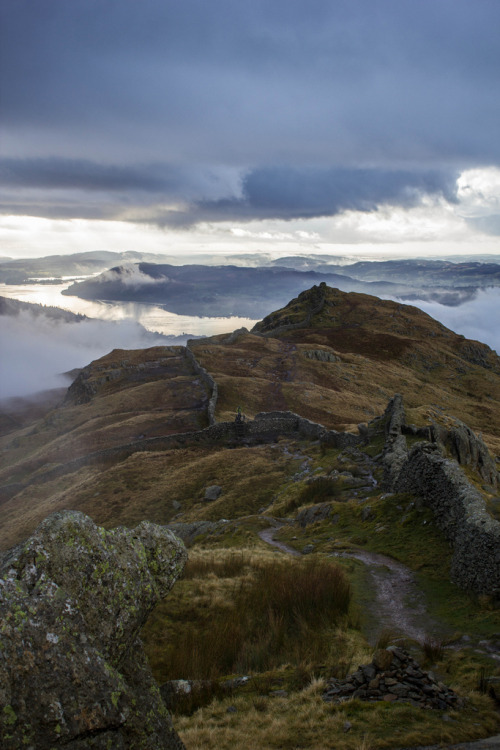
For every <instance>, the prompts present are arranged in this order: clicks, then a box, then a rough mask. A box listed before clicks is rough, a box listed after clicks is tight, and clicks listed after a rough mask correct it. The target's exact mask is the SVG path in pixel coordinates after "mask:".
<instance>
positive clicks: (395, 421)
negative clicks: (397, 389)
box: [382, 393, 408, 489]
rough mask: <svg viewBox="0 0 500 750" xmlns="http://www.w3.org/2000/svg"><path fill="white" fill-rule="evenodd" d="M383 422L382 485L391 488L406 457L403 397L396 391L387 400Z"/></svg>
mask: <svg viewBox="0 0 500 750" xmlns="http://www.w3.org/2000/svg"><path fill="white" fill-rule="evenodd" d="M384 418H385V420H386V422H385V446H384V454H383V457H382V463H383V465H384V478H383V483H382V486H383V487H384V489H391V488H392V486H393V484H394V482H395V481H396V479H397V477H398V475H399V473H400V471H401V468H402V466H403V464H404V462H405V461H406V459H407V458H408V449H407V447H406V439H405V437H404V435H403V427H404V426H405V425H406V417H405V410H404V406H403V398H402V396H401V395H400V394H399V393H396V394H395V395H394V396H393V398H391V400H390V401H389V403H388V405H387V408H386V410H385V413H384Z"/></svg>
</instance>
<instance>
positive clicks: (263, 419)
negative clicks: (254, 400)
mask: <svg viewBox="0 0 500 750" xmlns="http://www.w3.org/2000/svg"><path fill="white" fill-rule="evenodd" d="M279 437H292V438H293V437H295V438H297V437H304V438H309V439H312V440H318V439H321V441H322V442H323V441H325V442H326V443H327V444H328V445H331V446H333V447H336V448H345V447H347V446H353V445H359V444H360V442H361V437H360V436H358V435H354V434H352V433H350V432H336V431H335V430H325V428H324V427H323V425H320V424H316V423H315V422H310V421H309V420H308V419H304V418H303V417H299V415H298V414H294V413H293V412H261V413H260V414H257V416H256V417H255V419H254V420H248V421H246V422H243V423H242V424H240V425H238V424H237V423H236V422H217V423H215V424H212V425H211V426H210V427H206V428H205V429H204V430H198V431H195V432H181V433H175V434H173V435H165V436H161V437H154V438H144V439H143V440H137V441H135V442H133V443H126V444H124V445H119V446H116V447H114V448H106V449H104V450H101V451H95V452H94V453H90V454H88V455H86V456H81V457H80V458H76V459H74V460H73V461H68V462H67V463H66V464H64V465H61V466H55V467H53V468H51V469H48V470H47V471H46V472H44V473H43V474H42V475H40V477H39V479H40V480H42V481H49V480H52V479H55V478H56V477H58V476H62V475H63V474H67V473H68V472H71V471H77V470H78V469H80V468H81V467H82V466H89V465H92V464H98V463H103V462H106V461H113V462H114V461H124V460H125V459H126V458H128V456H131V455H132V454H133V453H138V452H140V451H162V450H169V449H170V448H181V447H187V446H195V445H211V444H215V443H224V442H232V441H235V440H249V441H251V442H253V443H259V442H261V441H262V442H264V441H266V440H272V439H277V438H279Z"/></svg>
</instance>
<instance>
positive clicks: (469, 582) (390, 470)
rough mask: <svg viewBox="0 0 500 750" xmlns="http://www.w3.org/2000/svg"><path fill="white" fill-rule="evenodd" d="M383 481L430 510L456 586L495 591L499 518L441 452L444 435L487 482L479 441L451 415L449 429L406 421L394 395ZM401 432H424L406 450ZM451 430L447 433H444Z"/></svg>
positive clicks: (490, 469) (489, 463)
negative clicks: (443, 539)
mask: <svg viewBox="0 0 500 750" xmlns="http://www.w3.org/2000/svg"><path fill="white" fill-rule="evenodd" d="M385 418H386V444H385V449H384V455H383V463H384V486H385V489H389V490H393V491H395V492H410V493H412V494H414V495H417V496H418V497H419V498H420V499H421V500H422V502H423V503H424V504H425V505H427V506H428V507H430V508H431V509H432V510H433V511H434V517H435V522H436V525H437V526H438V527H439V528H440V529H441V531H442V532H443V533H444V535H445V537H446V538H447V539H448V541H449V542H450V545H451V546H452V548H453V557H452V565H451V571H450V575H451V579H452V580H453V581H454V582H455V583H457V585H459V586H460V587H461V588H464V589H467V590H470V591H474V592H476V593H483V594H489V595H492V596H494V597H500V523H499V522H498V521H496V520H495V519H494V518H493V517H492V516H491V515H490V514H489V513H488V512H487V510H486V505H485V501H484V499H483V497H482V495H481V493H480V492H479V491H478V490H477V489H476V488H475V487H474V486H473V485H472V484H471V482H469V480H468V479H467V478H466V476H465V474H464V473H463V471H462V469H461V468H460V466H459V465H458V463H457V461H456V460H451V459H448V458H447V457H446V456H445V455H444V448H445V443H446V440H447V439H448V437H449V439H450V440H452V443H453V444H454V445H458V446H460V447H461V449H460V450H459V449H458V448H457V450H456V451H455V453H454V455H456V458H457V459H458V460H460V459H462V460H463V461H464V463H466V464H468V465H472V466H473V467H474V468H476V469H477V470H479V469H482V470H483V478H484V476H487V477H488V478H489V480H490V484H491V485H492V486H496V481H497V472H496V467H495V464H494V462H493V460H492V459H491V457H490V455H489V453H488V450H487V448H486V446H485V445H484V443H483V441H482V440H481V439H479V438H477V437H476V436H475V435H474V433H473V432H472V430H470V429H469V428H468V427H467V426H466V425H464V424H463V423H460V422H459V421H458V420H454V422H453V426H452V428H451V429H444V428H442V429H441V430H438V429H437V426H436V425H432V426H430V427H424V428H415V427H412V426H411V425H407V424H406V421H405V414H404V408H403V401H402V398H401V396H400V395H396V396H394V398H393V399H391V401H390V402H389V405H388V407H387V409H386V412H385ZM405 434H413V435H416V436H417V437H428V438H430V439H431V440H434V441H435V442H429V441H422V442H421V443H418V444H417V445H415V446H414V448H413V449H412V450H411V451H410V452H408V450H407V445H406V439H405ZM450 436H451V437H450Z"/></svg>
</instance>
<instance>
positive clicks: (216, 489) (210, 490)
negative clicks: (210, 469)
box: [203, 484, 222, 502]
mask: <svg viewBox="0 0 500 750" xmlns="http://www.w3.org/2000/svg"><path fill="white" fill-rule="evenodd" d="M221 492H222V487H220V486H219V485H218V484H212V485H211V486H210V487H207V489H206V490H205V497H204V498H203V499H204V500H207V501H208V502H211V501H212V500H217V498H218V497H220V493H221Z"/></svg>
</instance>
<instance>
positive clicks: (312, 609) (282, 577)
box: [144, 554, 351, 681]
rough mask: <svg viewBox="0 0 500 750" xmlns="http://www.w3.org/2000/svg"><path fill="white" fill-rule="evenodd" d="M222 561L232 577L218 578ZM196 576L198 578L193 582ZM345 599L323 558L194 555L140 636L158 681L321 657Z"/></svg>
mask: <svg viewBox="0 0 500 750" xmlns="http://www.w3.org/2000/svg"><path fill="white" fill-rule="evenodd" d="M249 563H250V564H251V566H250V568H249V567H248V564H249ZM223 567H226V572H229V574H230V575H231V579H229V580H228V579H225V580H224V581H221V582H220V583H218V581H219V580H220V579H219V578H217V575H221V573H222V571H223ZM237 573H239V574H240V575H239V577H235V576H236V574H237ZM195 575H202V576H203V578H202V579H201V580H200V581H198V583H196V581H193V577H194V576H195ZM211 582H213V584H214V585H213V587H212V586H211ZM183 587H184V588H183ZM176 594H177V596H178V597H179V599H178V608H177V607H176V603H175V601H174V602H172V599H174V600H175V597H176ZM350 598H351V592H350V585H349V582H348V580H347V578H346V577H345V575H344V573H343V572H342V570H341V568H340V567H339V566H337V565H336V564H334V563H332V562H330V561H327V560H323V561H320V560H310V559H309V560H296V561H286V562H283V561H281V560H279V559H276V558H274V557H272V558H270V559H269V558H267V559H266V557H265V556H264V557H263V558H260V557H258V556H255V554H254V555H253V558H252V557H250V556H248V555H245V556H242V557H241V558H239V559H238V557H237V556H234V555H230V556H228V557H227V558H226V560H225V561H223V562H222V561H221V560H218V561H217V560H213V561H204V562H203V563H202V562H201V561H200V560H199V559H198V560H197V561H195V562H194V563H192V567H191V569H189V566H188V571H187V578H186V579H184V580H183V581H181V582H179V583H178V584H177V585H176V588H175V589H174V592H173V594H172V595H171V597H170V598H169V608H168V609H162V608H161V607H160V608H159V610H158V612H157V614H155V613H153V616H152V618H151V620H150V622H149V623H148V625H147V626H146V628H145V630H144V639H145V642H146V647H147V649H148V654H149V658H150V660H151V662H152V664H153V669H154V670H155V671H156V673H157V676H158V678H159V679H160V681H162V680H163V679H165V677H166V676H167V675H168V677H169V678H170V679H177V678H183V679H214V678H216V677H220V676H222V675H225V674H231V673H239V674H241V673H246V672H248V671H254V672H262V671H265V670H269V669H272V668H275V667H277V666H279V665H281V664H283V663H286V662H290V663H293V664H300V663H303V664H305V663H316V664H319V663H321V661H322V660H323V659H326V658H328V657H329V656H331V653H330V652H331V643H332V640H333V639H332V638H329V637H328V636H327V633H326V631H331V630H332V628H335V625H336V624H337V623H340V622H341V621H342V622H343V621H345V620H346V619H347V615H348V611H349V605H350ZM181 621H182V622H181ZM167 634H168V637H167ZM337 667H338V665H337Z"/></svg>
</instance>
